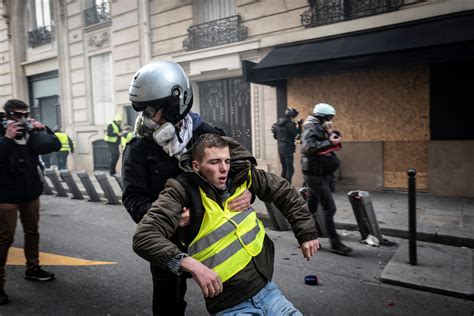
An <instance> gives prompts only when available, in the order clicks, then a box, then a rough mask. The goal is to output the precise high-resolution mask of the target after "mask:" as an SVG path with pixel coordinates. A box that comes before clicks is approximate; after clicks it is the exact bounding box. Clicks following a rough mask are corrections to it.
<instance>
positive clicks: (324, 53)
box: [243, 11, 474, 85]
mask: <svg viewBox="0 0 474 316" xmlns="http://www.w3.org/2000/svg"><path fill="white" fill-rule="evenodd" d="M473 30H474V12H473V11H469V12H465V13H463V14H462V15H449V16H443V17H438V18H431V19H426V20H418V21H413V22H410V23H404V24H401V25H395V26H390V27H385V28H380V29H372V30H367V31H364V32H357V33H349V34H347V33H346V34H344V35H343V36H337V37H331V38H324V39H318V40H314V41H311V42H303V43H298V44H292V45H285V46H277V47H275V48H274V49H273V50H272V51H271V52H270V53H269V54H268V55H267V56H266V57H265V58H264V59H263V60H262V61H261V62H260V63H258V64H255V63H252V62H249V61H243V68H244V76H245V77H246V79H247V81H250V82H254V83H260V84H269V85H274V84H275V83H276V82H278V81H281V80H286V79H289V78H296V77H303V76H315V75H323V74H332V73H340V72H350V71H360V70H367V69H377V68H384V67H396V66H404V65H416V64H426V63H434V62H441V61H448V60H457V59H466V58H474V31H473Z"/></svg>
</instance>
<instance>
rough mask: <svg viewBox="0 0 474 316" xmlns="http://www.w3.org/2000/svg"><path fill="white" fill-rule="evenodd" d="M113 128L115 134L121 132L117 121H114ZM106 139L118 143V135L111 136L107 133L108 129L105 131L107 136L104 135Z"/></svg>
mask: <svg viewBox="0 0 474 316" xmlns="http://www.w3.org/2000/svg"><path fill="white" fill-rule="evenodd" d="M111 124H112V129H113V130H114V133H115V134H118V133H120V129H119V127H118V126H117V124H116V123H115V122H112V123H111ZM107 129H108V128H107ZM104 140H105V141H106V142H110V143H116V142H117V136H109V135H107V130H106V131H105V136H104Z"/></svg>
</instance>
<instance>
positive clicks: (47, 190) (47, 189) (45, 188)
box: [38, 167, 54, 195]
mask: <svg viewBox="0 0 474 316" xmlns="http://www.w3.org/2000/svg"><path fill="white" fill-rule="evenodd" d="M38 174H39V176H40V179H41V182H43V194H45V195H53V194H54V193H53V190H51V188H50V187H49V184H48V182H47V181H46V179H45V178H44V175H43V170H41V169H40V168H39V167H38Z"/></svg>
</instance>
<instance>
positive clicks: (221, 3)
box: [183, 0, 247, 51]
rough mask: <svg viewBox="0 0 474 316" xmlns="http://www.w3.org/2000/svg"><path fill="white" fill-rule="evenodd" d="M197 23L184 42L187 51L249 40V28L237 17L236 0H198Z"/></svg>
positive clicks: (195, 10)
mask: <svg viewBox="0 0 474 316" xmlns="http://www.w3.org/2000/svg"><path fill="white" fill-rule="evenodd" d="M194 14H195V17H196V18H195V21H197V22H198V23H199V24H196V25H193V26H191V27H190V28H188V37H187V38H186V39H185V40H184V41H183V48H184V50H186V51H190V50H196V49H202V48H207V47H214V46H219V45H224V44H229V43H234V42H239V41H243V40H245V39H246V38H247V27H245V26H242V25H241V24H240V16H239V15H235V3H234V0H198V1H196V3H195V6H194Z"/></svg>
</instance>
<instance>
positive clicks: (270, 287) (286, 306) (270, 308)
mask: <svg viewBox="0 0 474 316" xmlns="http://www.w3.org/2000/svg"><path fill="white" fill-rule="evenodd" d="M213 315H216V316H231V315H232V316H233V315H294V316H302V315H303V314H302V313H301V312H300V311H299V310H297V309H296V308H295V307H294V306H293V304H291V303H290V301H288V300H287V299H286V297H284V296H283V294H281V292H280V289H279V288H278V286H277V285H276V284H275V283H273V282H268V283H267V285H265V287H264V288H263V289H261V290H260V292H258V293H257V294H255V295H254V296H253V297H251V298H249V299H247V300H245V301H243V302H242V303H240V304H237V305H235V306H234V307H231V308H228V309H225V310H223V311H220V312H218V313H216V314H213Z"/></svg>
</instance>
